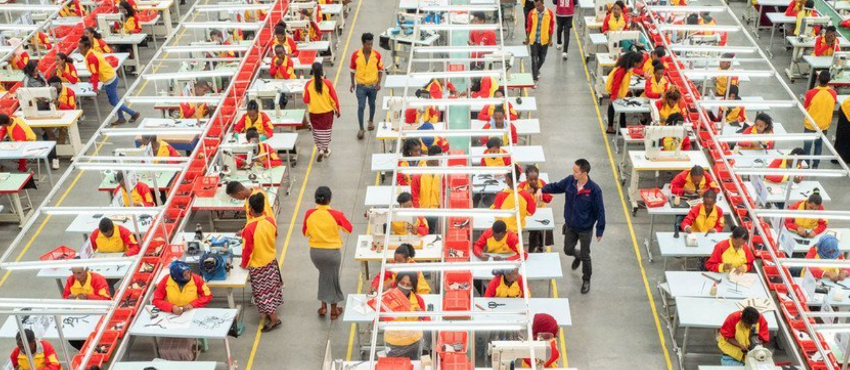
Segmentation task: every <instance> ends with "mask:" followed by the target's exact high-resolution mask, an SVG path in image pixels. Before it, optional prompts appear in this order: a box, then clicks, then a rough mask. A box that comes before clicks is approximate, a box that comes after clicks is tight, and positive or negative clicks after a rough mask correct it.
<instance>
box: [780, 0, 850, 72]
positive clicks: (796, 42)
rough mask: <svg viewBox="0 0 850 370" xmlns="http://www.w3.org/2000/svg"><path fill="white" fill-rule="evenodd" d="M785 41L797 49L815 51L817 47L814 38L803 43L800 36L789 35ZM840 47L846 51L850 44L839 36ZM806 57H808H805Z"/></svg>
mask: <svg viewBox="0 0 850 370" xmlns="http://www.w3.org/2000/svg"><path fill="white" fill-rule="evenodd" d="M786 5H787V4H786ZM785 41H787V42H788V43H789V44H791V46H792V47H795V48H807V49H813V48H814V47H815V38H814V37H806V38H805V39H804V40H802V41H801V40H800V37H799V36H791V35H789V36H785ZM838 47H839V48H841V49H845V48H847V47H850V43H848V41H847V39H846V38H844V36H841V35H838ZM804 57H806V56H804ZM817 58H822V57H817ZM823 58H829V59H830V60H832V57H823ZM827 67H829V66H827Z"/></svg>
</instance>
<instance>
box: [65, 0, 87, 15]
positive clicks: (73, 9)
mask: <svg viewBox="0 0 850 370" xmlns="http://www.w3.org/2000/svg"><path fill="white" fill-rule="evenodd" d="M59 16H60V17H85V16H86V10H85V9H84V8H83V6H82V5H80V0H73V1H71V2H70V3H68V5H65V6H64V7H63V8H62V9H61V10H59Z"/></svg>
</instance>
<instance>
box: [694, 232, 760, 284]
mask: <svg viewBox="0 0 850 370" xmlns="http://www.w3.org/2000/svg"><path fill="white" fill-rule="evenodd" d="M748 240H750V235H749V232H747V228H745V227H743V226H737V227H735V229H733V230H732V235H731V236H730V237H729V239H726V240H721V241H720V242H719V243H717V244H716V245H715V246H714V251H712V252H711V256H710V257H709V258H708V260H707V261H706V262H705V267H706V269H707V270H708V271H714V272H732V271H735V272H736V273H745V272H751V271H753V261H754V260H755V258H754V257H753V252H752V251H751V250H750V248H749V246H747V241H748Z"/></svg>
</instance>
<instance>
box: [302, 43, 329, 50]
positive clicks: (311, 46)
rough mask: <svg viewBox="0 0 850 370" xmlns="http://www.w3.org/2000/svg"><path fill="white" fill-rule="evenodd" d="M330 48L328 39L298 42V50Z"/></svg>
mask: <svg viewBox="0 0 850 370" xmlns="http://www.w3.org/2000/svg"><path fill="white" fill-rule="evenodd" d="M330 48H331V42H330V41H308V42H299V43H298V50H315V51H325V50H328V49H330Z"/></svg>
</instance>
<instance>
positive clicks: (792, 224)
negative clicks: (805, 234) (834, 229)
mask: <svg viewBox="0 0 850 370" xmlns="http://www.w3.org/2000/svg"><path fill="white" fill-rule="evenodd" d="M804 202H807V201H806V200H801V201H798V202H797V203H794V204H793V205H791V207H788V209H790V210H798V209H801V206H802V209H803V210H805V206H804V205H803V203H804ZM818 211H823V204H821V205H820V206H818ZM826 227H827V221H826V220H825V219H822V218H819V219H818V224H817V226H816V227H815V228H813V229H812V231H813V232H814V233H815V234H820V233H822V232H824V231H825V230H826ZM785 228H786V229H788V230H797V229H798V228H799V226H798V225H797V219H796V218H794V217H788V218H786V219H785Z"/></svg>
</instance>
